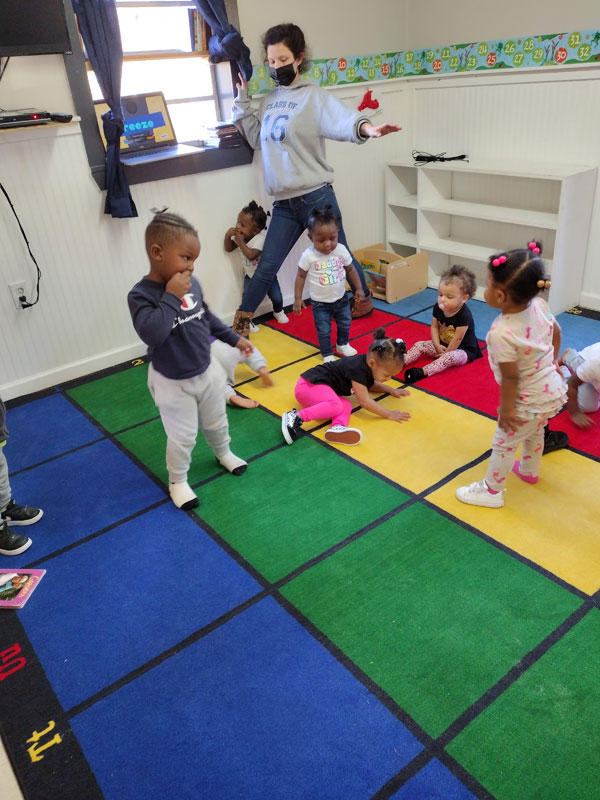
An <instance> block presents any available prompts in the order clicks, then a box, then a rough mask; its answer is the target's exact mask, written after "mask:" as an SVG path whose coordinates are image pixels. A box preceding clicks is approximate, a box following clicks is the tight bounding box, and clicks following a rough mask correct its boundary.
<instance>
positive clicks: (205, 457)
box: [116, 408, 281, 485]
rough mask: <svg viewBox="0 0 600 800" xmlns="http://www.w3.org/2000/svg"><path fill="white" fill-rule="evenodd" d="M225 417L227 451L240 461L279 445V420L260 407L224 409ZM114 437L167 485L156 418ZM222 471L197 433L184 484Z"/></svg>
mask: <svg viewBox="0 0 600 800" xmlns="http://www.w3.org/2000/svg"><path fill="white" fill-rule="evenodd" d="M227 418H228V420H229V435H230V436H231V450H232V452H234V453H235V454H236V455H237V456H239V457H240V458H243V459H245V460H247V459H249V458H252V457H253V456H256V455H258V454H259V453H263V452H264V451H265V450H268V449H269V448H271V447H275V446H276V445H278V444H280V443H281V422H280V420H279V419H277V418H276V417H273V416H272V415H271V414H269V413H267V412H266V411H263V410H262V409H260V408H252V409H241V408H228V409H227ZM116 438H117V439H118V441H119V442H121V444H122V445H123V446H124V447H126V448H127V449H128V450H129V451H130V452H131V453H133V455H134V456H136V458H138V459H139V460H140V461H141V462H142V464H144V465H145V466H146V467H147V468H148V469H149V470H150V472H153V473H154V474H155V475H156V476H157V477H158V478H160V479H161V480H162V481H163V482H164V483H165V484H166V483H168V476H167V468H166V464H165V450H166V446H167V437H166V434H165V431H164V428H163V426H162V422H161V421H160V420H159V419H158V420H151V421H150V422H146V423H144V424H143V425H138V426H136V427H135V428H130V429H129V430H127V431H123V433H119V434H118V435H117V436H116ZM223 472H224V469H223V467H221V466H220V465H219V464H218V463H217V461H216V459H215V456H214V454H213V452H212V450H211V449H210V448H209V447H208V445H207V444H206V441H205V440H204V437H203V435H202V433H201V432H198V439H197V442H196V447H195V448H194V453H193V456H192V464H191V467H190V471H189V474H188V483H190V484H191V485H194V484H196V483H199V482H200V481H205V480H207V479H208V478H212V477H213V476H214V475H218V474H220V473H223Z"/></svg>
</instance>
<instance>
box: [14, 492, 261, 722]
mask: <svg viewBox="0 0 600 800" xmlns="http://www.w3.org/2000/svg"><path fill="white" fill-rule="evenodd" d="M260 590H261V586H260V585H259V584H258V583H257V582H256V581H255V580H254V579H253V578H251V577H250V576H249V575H248V574H247V573H246V572H245V570H244V569H243V568H242V567H240V566H239V565H238V564H236V562H235V561H234V560H233V559H232V558H231V557H230V556H228V555H227V554H226V553H225V551H224V550H222V549H221V548H220V547H219V546H218V545H217V544H216V543H215V542H214V541H213V540H212V539H211V538H210V537H209V536H208V535H207V534H206V533H205V532H204V531H203V530H202V529H201V528H200V526H199V525H198V524H197V523H196V522H195V521H194V520H193V519H190V518H189V517H188V516H187V515H186V514H185V513H183V512H181V511H178V510H177V509H176V508H175V507H174V506H173V505H172V504H171V503H169V504H168V505H166V506H160V507H159V508H156V509H154V510H152V511H149V512H147V513H146V514H142V515H141V516H139V517H136V518H135V519H133V520H130V521H129V522H126V523H124V524H123V525H119V526H117V527H116V528H113V529H112V530H110V531H108V532H106V533H105V534H103V535H102V536H99V537H97V538H95V539H92V540H90V541H89V542H85V543H84V544H82V545H81V546H80V547H76V548H74V549H72V550H69V551H67V552H66V553H63V554H62V555H61V556H58V557H56V558H54V559H52V561H51V562H50V563H49V564H48V569H47V573H46V575H45V576H44V580H43V583H42V584H41V585H40V587H39V589H38V591H37V592H36V594H35V595H34V596H33V597H32V598H31V600H30V602H29V603H28V604H27V605H26V606H25V608H24V609H23V610H22V611H21V612H19V616H20V618H21V622H22V623H23V624H24V626H25V629H26V631H27V635H28V636H29V639H30V641H31V643H32V644H33V646H34V647H35V650H36V654H37V656H38V658H39V659H40V661H41V662H42V665H43V667H44V669H45V670H46V674H47V675H48V677H49V678H50V681H51V683H52V687H53V689H54V691H55V692H56V695H57V697H58V699H59V701H60V702H61V703H62V705H63V707H64V708H71V707H72V706H74V705H76V704H77V703H80V702H81V701H82V700H84V699H85V698H87V697H90V696H91V695H92V694H95V693H96V692H98V691H100V690H101V689H103V688H104V687H106V686H107V685H108V684H110V683H112V682H113V681H115V680H117V679H119V678H121V677H122V676H123V675H126V674H127V673H129V672H130V671H131V670H133V669H135V668H136V667H139V666H140V665H141V664H144V663H145V662H147V661H149V660H150V659H152V658H154V657H155V656H157V655H158V654H159V653H161V652H163V651H165V650H168V649H169V648H170V647H173V646H174V645H176V644H177V643H178V642H180V641H182V640H183V639H185V638H186V637H187V636H189V635H191V634H192V633H194V632H195V631H197V630H199V629H200V628H202V627H203V626H204V625H206V624H208V623H209V622H212V621H213V620H214V619H216V618H218V617H219V616H221V615H222V614H224V613H225V612H227V611H229V610H230V609H232V608H234V607H235V606H236V605H239V604H240V603H242V602H243V601H244V600H246V599H247V598H248V597H251V596H252V595H254V594H256V593H257V592H259V591H260ZM107 645H108V646H107Z"/></svg>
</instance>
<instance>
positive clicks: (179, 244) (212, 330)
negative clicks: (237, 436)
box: [127, 209, 252, 510]
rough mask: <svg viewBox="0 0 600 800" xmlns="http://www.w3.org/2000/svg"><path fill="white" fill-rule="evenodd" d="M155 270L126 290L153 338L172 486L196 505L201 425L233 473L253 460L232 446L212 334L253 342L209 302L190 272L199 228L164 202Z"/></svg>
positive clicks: (176, 496) (138, 326) (151, 235)
mask: <svg viewBox="0 0 600 800" xmlns="http://www.w3.org/2000/svg"><path fill="white" fill-rule="evenodd" d="M146 252H147V254H148V258H149V260H150V272H149V273H148V275H146V276H145V277H144V278H142V280H141V281H139V283H136V285H135V286H134V287H133V289H132V290H131V291H130V292H129V295H128V296H127V302H128V304H129V311H130V313H131V319H132V320H133V326H134V328H135V330H136V332H137V334H138V336H139V337H140V338H141V339H142V341H143V342H145V343H146V344H147V345H148V355H149V356H150V365H149V369H148V388H149V390H150V394H151V395H152V397H153V399H154V402H155V403H156V405H157V406H158V410H159V413H160V418H161V420H162V423H163V426H164V429H165V432H166V434H167V470H168V472H169V494H170V496H171V500H172V501H173V503H174V504H175V505H176V506H177V508H182V509H185V510H187V509H190V508H195V507H196V506H197V505H198V498H197V496H196V494H195V493H194V491H193V490H192V488H191V487H190V485H189V484H188V482H187V475H188V469H189V466H190V462H191V458H192V451H193V449H194V446H195V444H196V437H197V435H198V427H200V429H201V430H202V433H203V434H204V438H205V439H206V442H207V444H208V445H209V447H210V448H211V450H212V451H213V453H214V454H215V456H216V457H217V459H218V461H219V463H220V464H221V465H222V466H223V467H225V469H227V470H229V472H231V473H232V474H233V475H241V474H242V473H243V472H244V471H245V469H246V467H247V464H246V462H245V461H243V460H242V459H241V458H238V457H237V456H235V455H234V454H233V453H232V452H231V450H230V449H229V443H230V437H229V427H228V423H227V414H226V411H225V387H224V380H223V376H222V373H221V372H220V371H219V370H218V369H217V368H216V367H215V366H214V365H212V364H211V360H210V336H211V335H212V336H215V337H216V338H217V339H220V340H222V341H224V342H226V343H227V344H229V345H231V346H232V347H237V348H238V349H239V350H241V351H242V352H243V353H246V354H250V353H251V352H252V345H251V344H250V342H249V341H248V340H247V339H243V338H241V337H239V336H238V335H237V333H234V332H233V331H232V330H231V328H228V327H227V326H226V325H225V324H224V323H223V322H221V320H220V319H218V317H216V316H215V315H214V314H213V313H212V312H211V311H210V309H209V308H208V306H207V304H206V302H205V301H204V297H203V295H202V289H201V288H200V284H199V283H198V281H197V280H196V279H195V278H194V277H193V276H192V272H193V271H194V261H195V260H196V259H197V258H198V256H199V254H200V242H199V240H198V233H197V231H196V230H195V228H193V227H192V226H191V225H190V224H189V222H187V221H186V220H185V219H183V218H182V217H179V216H177V215H176V214H169V213H167V212H166V209H164V210H163V211H159V212H156V214H155V216H154V218H153V219H152V221H151V222H150V224H149V225H148V227H147V228H146Z"/></svg>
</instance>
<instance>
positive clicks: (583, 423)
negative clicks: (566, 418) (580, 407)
mask: <svg viewBox="0 0 600 800" xmlns="http://www.w3.org/2000/svg"><path fill="white" fill-rule="evenodd" d="M571 419H572V420H573V425H577V427H578V428H582V429H583V430H585V429H586V428H591V427H592V425H595V424H596V423H595V422H594V420H593V419H592V418H591V417H588V415H587V414H584V413H583V412H582V411H576V412H575V413H574V414H571Z"/></svg>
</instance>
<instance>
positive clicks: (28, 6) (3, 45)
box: [0, 0, 72, 57]
mask: <svg viewBox="0 0 600 800" xmlns="http://www.w3.org/2000/svg"><path fill="white" fill-rule="evenodd" d="M70 52H72V49H71V42H70V40H69V33H68V31H67V20H66V17H65V7H64V3H63V0H0V56H1V57H4V56H38V55H46V54H48V53H70Z"/></svg>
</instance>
